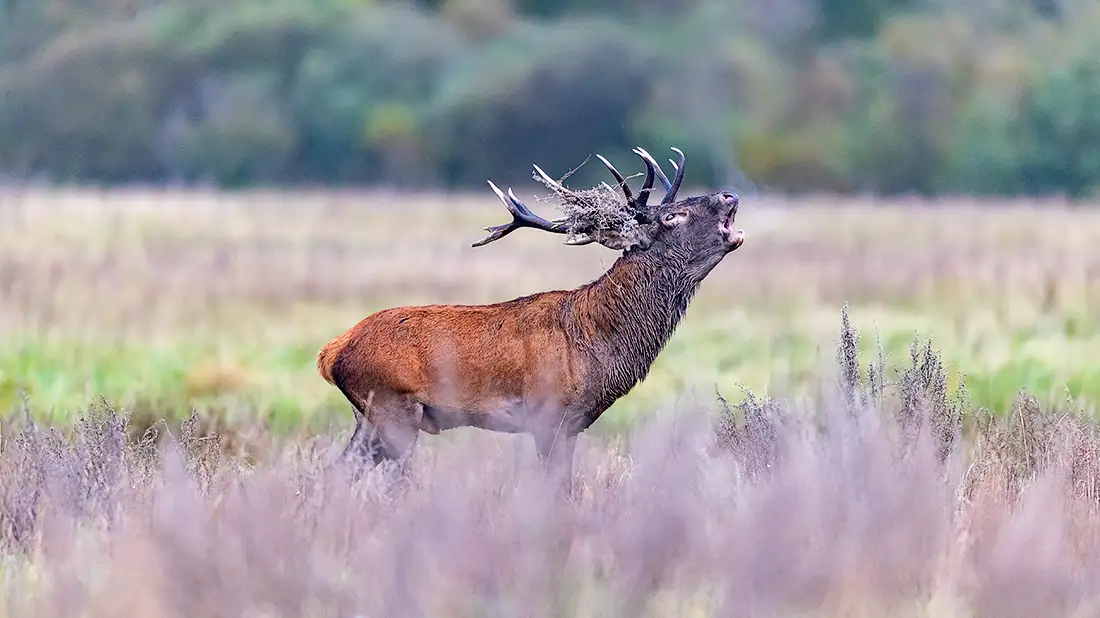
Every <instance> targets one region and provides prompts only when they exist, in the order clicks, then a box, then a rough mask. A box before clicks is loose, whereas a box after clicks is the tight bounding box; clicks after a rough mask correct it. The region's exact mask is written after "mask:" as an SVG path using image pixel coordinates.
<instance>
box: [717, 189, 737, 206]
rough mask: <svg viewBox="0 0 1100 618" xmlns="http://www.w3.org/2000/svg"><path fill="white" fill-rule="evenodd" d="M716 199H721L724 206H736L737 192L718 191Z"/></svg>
mask: <svg viewBox="0 0 1100 618" xmlns="http://www.w3.org/2000/svg"><path fill="white" fill-rule="evenodd" d="M718 199H720V200H722V203H723V204H725V205H726V206H736V205H737V201H738V199H737V194H736V193H730V192H729V191H723V192H721V193H719V194H718Z"/></svg>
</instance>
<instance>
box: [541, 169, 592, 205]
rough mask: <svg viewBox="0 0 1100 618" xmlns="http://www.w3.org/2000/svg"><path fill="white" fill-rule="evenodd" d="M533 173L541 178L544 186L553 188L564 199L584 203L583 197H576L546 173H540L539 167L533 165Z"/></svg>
mask: <svg viewBox="0 0 1100 618" xmlns="http://www.w3.org/2000/svg"><path fill="white" fill-rule="evenodd" d="M535 172H536V173H537V174H538V175H539V176H541V177H542V180H543V181H544V182H546V184H548V185H550V187H551V188H553V189H554V190H555V191H557V192H558V193H561V194H562V195H564V196H565V197H568V198H570V199H573V200H577V201H584V198H583V197H581V196H579V195H577V194H576V193H574V192H573V191H570V190H569V189H566V188H565V186H564V185H562V184H561V183H560V182H558V181H556V180H554V179H553V178H551V177H550V175H549V174H547V173H546V172H544V171H542V168H541V167H539V166H538V165H535Z"/></svg>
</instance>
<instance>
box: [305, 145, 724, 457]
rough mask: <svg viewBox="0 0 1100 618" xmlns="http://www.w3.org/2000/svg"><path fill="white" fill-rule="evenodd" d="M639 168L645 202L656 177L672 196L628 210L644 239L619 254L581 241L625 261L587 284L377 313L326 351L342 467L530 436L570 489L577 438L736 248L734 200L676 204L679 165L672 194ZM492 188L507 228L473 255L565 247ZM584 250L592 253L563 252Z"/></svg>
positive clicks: (324, 369)
mask: <svg viewBox="0 0 1100 618" xmlns="http://www.w3.org/2000/svg"><path fill="white" fill-rule="evenodd" d="M641 153H644V151H641ZM640 156H641V155H640ZM601 160H603V159H602V157H601ZM643 160H645V161H646V164H647V168H648V169H649V174H648V175H647V180H646V185H647V186H645V187H643V195H646V196H647V195H648V191H649V187H651V186H652V181H653V176H654V174H655V173H656V174H658V175H659V176H660V177H661V179H662V181H663V182H664V183H665V185H666V188H668V189H669V191H668V193H667V194H666V197H665V201H664V202H663V203H662V204H661V205H660V206H661V208H663V209H664V210H665V211H667V213H664V220H663V221H648V218H650V217H649V214H648V213H649V211H648V210H646V211H642V210H641V209H638V212H639V213H641V212H645V213H646V217H647V220H646V223H647V224H648V225H649V226H650V227H648V228H645V230H646V231H644V232H642V233H641V235H640V236H639V235H638V234H635V235H633V236H630V237H629V238H626V239H625V240H624V239H623V237H622V236H617V235H613V234H607V233H603V234H604V235H603V236H600V234H601V233H602V232H601V231H600V230H592V231H591V232H590V234H592V236H590V237H591V238H595V239H596V240H598V241H599V242H601V244H605V245H607V246H612V247H614V248H622V249H623V255H622V256H621V257H620V258H619V259H618V260H616V262H615V264H614V265H613V266H612V267H611V268H610V269H609V270H608V271H607V272H605V273H604V274H603V275H602V276H600V277H599V278H598V279H596V280H595V281H593V282H591V283H588V284H586V285H583V286H580V287H578V288H575V289H572V290H555V291H548V292H541V293H537V294H532V295H529V296H524V297H521V298H517V299H514V300H510V301H507V302H501V303H495V304H489V305H427V306H418V307H398V308H393V309H385V310H382V311H378V312H376V313H374V314H372V315H370V316H368V317H366V318H364V319H363V320H361V321H360V322H359V323H358V324H356V325H355V326H353V327H352V328H350V329H349V330H348V331H346V332H345V333H344V334H342V335H340V336H339V337H337V338H335V339H333V340H332V341H330V342H329V343H328V344H326V345H325V346H324V347H323V348H322V349H321V351H320V353H319V355H318V359H317V366H318V370H319V372H320V373H321V375H322V377H324V379H325V380H327V381H328V382H330V383H332V384H333V385H335V386H336V387H337V388H339V389H340V391H341V392H342V393H343V394H344V395H345V397H346V398H347V399H348V400H349V401H350V402H351V404H352V406H353V408H354V410H355V412H356V419H357V424H356V431H355V433H354V434H353V436H352V439H351V442H349V444H348V447H347V449H345V454H364V453H365V452H367V451H371V452H372V458H373V461H374V462H375V463H379V462H380V461H382V460H383V459H398V458H400V457H402V456H403V455H404V454H406V453H408V452H409V451H410V450H411V449H412V447H413V446H414V445H415V443H416V440H417V436H418V434H419V432H420V431H424V432H426V433H430V434H438V433H439V432H440V431H443V430H446V429H452V428H455V427H463V426H470V427H479V428H482V429H488V430H492V431H499V432H508V433H529V434H531V435H532V436H533V437H534V440H535V444H536V447H537V449H538V452H539V456H540V458H541V459H542V460H543V461H544V463H545V464H548V465H549V464H555V465H553V470H554V471H556V472H558V473H560V474H562V475H564V476H568V475H569V474H570V471H571V468H572V465H571V462H572V455H573V448H574V445H575V438H576V436H577V435H578V434H579V433H581V432H583V431H584V430H585V429H587V428H588V427H589V426H590V425H591V424H592V423H594V422H595V421H596V420H597V419H598V418H599V417H600V415H601V414H602V413H603V412H604V411H605V410H607V409H608V408H609V407H610V406H611V405H612V404H613V403H614V402H615V401H617V400H618V399H619V398H620V397H622V396H623V395H625V394H627V393H628V392H629V391H630V390H631V389H632V388H633V387H634V386H636V385H637V384H638V383H639V382H640V381H642V380H643V379H644V378H645V376H646V375H647V374H648V372H649V370H650V368H651V367H652V365H653V362H654V361H655V360H656V358H657V356H658V354H659V353H660V351H661V350H662V349H663V347H664V346H665V344H666V343H667V342H668V340H669V338H670V337H671V336H672V334H673V332H674V330H675V328H676V326H677V325H678V324H679V322H680V320H681V319H682V317H683V316H684V314H685V312H686V310H687V307H688V304H689V302H690V301H691V298H692V297H693V295H694V294H695V292H696V290H697V289H698V287H699V284H700V283H701V282H702V280H703V279H704V278H705V277H706V276H707V274H708V273H709V272H710V271H711V270H712V269H713V268H714V267H715V266H717V265H718V263H719V262H720V261H721V259H722V258H723V257H724V256H725V255H726V254H727V253H729V252H731V251H733V250H734V249H736V248H737V247H739V246H740V244H741V242H743V236H742V235H741V232H740V231H737V232H734V231H733V230H732V227H731V224H732V222H733V217H734V214H735V213H736V206H737V198H736V196H735V195H733V194H729V193H725V192H723V193H719V194H715V195H712V196H703V197H697V198H688V199H686V200H683V201H681V202H673V201H672V199H671V197H672V196H674V195H675V187H676V186H678V184H679V181H680V178H681V177H682V165H683V159H682V155H681V165H680V166H679V167H678V168H677V171H678V174H677V178H676V184H675V185H673V184H672V183H669V182H668V181H667V179H666V178H665V177H664V174H663V173H661V172H660V168H659V166H656V165H655V163H654V162H653V161H652V159H651V158H650V157H648V153H646V155H645V156H643ZM605 164H606V165H607V166H608V168H609V169H611V170H612V172H613V173H614V174H615V176H616V179H617V180H619V181H620V184H621V186H623V187H624V192H625V193H626V195H627V199H628V203H630V205H631V206H632V207H635V208H638V203H639V202H641V205H642V207H643V208H644V205H645V202H644V198H640V199H634V198H633V197H632V195H631V194H630V192H629V189H628V188H625V187H626V185H625V182H624V181H623V180H622V178H621V176H620V175H619V174H618V172H617V171H615V170H614V168H613V167H611V165H610V164H609V163H606V161H605ZM655 168H656V169H655ZM536 169H537V168H536ZM539 171H540V172H541V170H539ZM493 188H494V190H496V191H497V195H498V196H499V197H501V199H502V201H504V203H505V205H506V206H509V210H511V211H512V212H513V215H514V216H515V217H516V221H514V222H513V223H512V224H509V225H508V226H497V227H496V228H488V229H489V230H490V232H492V234H490V236H489V237H488V238H487V239H486V240H484V241H482V242H481V243H479V244H485V243H487V242H492V241H493V240H496V239H498V238H500V237H501V236H503V235H505V234H507V233H510V232H511V231H513V230H514V229H517V228H518V227H520V226H528V227H539V228H540V229H544V230H546V231H554V232H559V233H561V232H560V229H561V225H560V222H549V221H545V220H543V219H541V218H538V217H537V215H533V213H530V211H529V210H527V209H526V207H525V206H524V205H523V204H522V203H521V202H519V201H518V200H516V199H515V197H514V195H512V194H511V192H509V198H505V197H504V195H503V194H502V193H501V192H500V191H499V190H498V189H496V187H495V186H494V187H493ZM559 188H561V190H562V191H564V192H568V190H567V189H564V188H563V187H560V186H559ZM567 194H568V193H567ZM654 208H657V207H656V206H655V207H654ZM685 213H688V214H685ZM658 214H659V213H658ZM691 215H695V216H696V217H697V219H698V221H690V224H691V225H695V226H697V227H700V228H704V227H705V228H706V229H705V230H704V229H700V230H697V231H694V232H693V233H692V234H691V235H690V236H686V235H685V234H686V232H684V231H683V230H685V229H687V226H688V224H689V221H688V220H689V219H690V217H691ZM639 216H640V215H639ZM517 222H518V223H517ZM554 226H557V228H556V229H555V227H554ZM653 226H656V227H653ZM696 235H698V236H700V237H701V238H703V239H705V240H704V241H697V240H694V237H695V236H696ZM689 241H690V242H689ZM586 242H592V241H591V240H588V241H582V242H579V243H573V244H585V243H586ZM475 246H478V245H475Z"/></svg>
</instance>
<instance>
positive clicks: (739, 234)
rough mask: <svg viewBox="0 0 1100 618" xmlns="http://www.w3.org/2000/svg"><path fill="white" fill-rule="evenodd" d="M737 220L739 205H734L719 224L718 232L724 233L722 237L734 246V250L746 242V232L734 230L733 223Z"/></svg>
mask: <svg viewBox="0 0 1100 618" xmlns="http://www.w3.org/2000/svg"><path fill="white" fill-rule="evenodd" d="M736 218H737V205H736V204H734V205H733V206H731V207H730V209H729V212H727V213H726V216H724V217H722V221H721V223H719V224H718V231H720V232H721V233H722V236H723V237H724V238H725V239H726V241H727V242H728V243H730V245H733V247H734V248H737V247H740V246H741V243H743V242H745V231H744V230H735V229H733V221H734V219H736Z"/></svg>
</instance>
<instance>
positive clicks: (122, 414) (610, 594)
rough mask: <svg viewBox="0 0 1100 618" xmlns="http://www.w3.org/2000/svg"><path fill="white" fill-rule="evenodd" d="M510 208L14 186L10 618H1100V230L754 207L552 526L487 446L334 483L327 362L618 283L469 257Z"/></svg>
mask: <svg viewBox="0 0 1100 618" xmlns="http://www.w3.org/2000/svg"><path fill="white" fill-rule="evenodd" d="M529 193H530V190H525V189H518V190H517V194H519V195H520V196H521V197H523V196H525V195H528V194H529ZM685 193H686V191H685ZM545 214H547V215H552V214H554V213H545ZM506 217H507V214H506V213H505V212H504V211H503V208H502V207H501V206H500V204H499V202H497V201H496V200H495V198H494V197H493V196H492V195H491V194H490V193H488V192H486V195H408V194H397V193H393V194H387V193H384V192H377V193H371V194H362V193H355V192H345V193H337V192H325V193H321V192H315V193H311V192H301V191H299V192H284V191H274V190H272V191H266V192H261V191H254V192H247V193H213V192H210V193H203V192H201V191H190V192H182V191H172V190H166V191H157V190H148V189H129V190H113V191H91V190H83V191H71V192H56V191H55V192H44V191H34V190H31V191H26V192H18V193H17V192H8V193H5V194H4V195H3V196H2V200H0V294H2V295H0V409H5V410H10V411H11V413H10V414H8V415H7V417H6V418H5V420H4V422H3V423H2V424H0V555H2V558H0V615H4V616H7V615H10V616H23V615H56V616H68V615H83V616H121V615H126V616H135V615H141V616H144V615H157V616H168V615H180V616H340V617H344V616H348V617H351V616H485V615H495V616H514V615H524V616H712V615H713V616H811V615H813V616H899V617H900V616H928V617H933V618H940V617H944V618H955V617H963V616H967V617H970V616H998V617H1003V616H1036V615H1044V616H1090V615H1095V612H1096V611H1097V607H1098V605H1097V603H1098V602H1100V601H1098V600H1100V558H1098V556H1100V433H1098V432H1097V429H1096V426H1095V425H1093V424H1092V423H1091V422H1090V420H1089V418H1088V416H1089V415H1090V414H1091V412H1092V402H1095V401H1100V370H1098V369H1097V368H1096V367H1095V366H1094V365H1093V364H1092V363H1091V362H1090V361H1091V359H1093V358H1096V357H1097V354H1098V353H1100V331H1098V326H1097V325H1096V324H1097V321H1096V320H1095V319H1090V316H1091V313H1090V312H1091V311H1092V309H1093V308H1094V307H1096V306H1097V304H1098V302H1100V282H1098V281H1097V277H1096V275H1097V274H1100V249H1097V247H1098V246H1100V245H1098V244H1097V241H1100V211H1097V210H1096V209H1095V208H1089V207H1088V206H1087V205H1073V206H1070V205H1066V204H1061V203H1056V202H1047V203H1043V204H1023V203H981V202H976V201H968V200H962V199H959V200H951V201H948V200H943V201H934V202H924V201H920V200H916V199H910V200H900V199H895V200H890V201H875V200H870V199H845V200H839V199H838V198H830V197H816V198H810V197H807V198H800V199H798V200H793V199H792V200H786V199H780V198H775V197H761V196H753V195H744V196H743V199H742V206H741V210H740V214H739V216H738V226H739V227H742V228H744V229H745V230H746V232H747V241H746V244H745V246H744V247H742V248H741V249H740V250H739V251H737V252H736V253H734V254H732V255H731V256H729V257H728V258H727V259H726V261H725V262H724V263H723V264H722V265H721V266H720V267H719V268H718V269H716V270H715V271H714V272H713V273H712V274H711V275H710V277H708V279H707V280H706V281H705V282H704V284H703V286H702V288H701V290H700V292H699V295H698V297H697V298H696V300H695V301H694V302H693V304H692V307H691V309H690V310H689V312H688V315H687V317H686V318H685V320H684V322H683V323H682V326H681V327H680V328H679V330H678V332H677V334H676V335H675V337H674V338H673V340H672V341H671V342H670V344H669V346H668V347H667V348H666V350H665V352H664V353H663V354H662V355H661V357H660V358H659V359H658V362H657V364H656V366H655V367H654V370H653V372H652V374H651V375H650V377H649V379H647V380H646V381H645V382H644V383H643V384H642V385H641V386H640V387H638V388H637V389H636V390H635V391H633V392H631V393H630V394H629V395H628V396H627V397H626V398H624V399H623V400H621V401H620V402H619V403H618V404H616V405H615V406H614V407H613V408H612V409H611V410H610V411H609V412H608V413H607V414H606V415H605V417H604V418H602V419H601V420H600V421H599V422H598V423H597V424H596V425H595V426H594V427H593V428H592V429H591V430H590V431H589V432H587V433H586V434H585V436H584V437H583V439H582V440H581V442H580V444H579V446H578V453H577V455H578V461H577V466H576V477H577V478H576V483H575V487H574V492H573V496H572V499H571V500H569V501H567V502H566V503H557V502H555V501H554V500H553V499H552V495H551V494H550V493H549V492H547V491H545V488H544V487H543V486H542V485H541V483H540V481H539V477H538V476H537V473H534V471H533V470H532V469H531V465H530V464H531V463H532V462H533V447H532V445H531V444H529V440H528V439H527V438H526V437H518V436H501V435H495V434H488V433H485V432H479V431H477V430H459V431H455V432H449V433H448V434H444V435H442V436H438V437H432V436H428V437H427V438H429V439H424V440H421V444H420V449H419V451H418V455H417V457H416V459H415V461H414V464H413V466H412V468H411V471H410V472H409V474H408V475H401V474H399V473H398V472H397V471H395V470H392V469H389V468H387V467H383V468H380V469H376V470H373V471H370V472H369V473H366V474H363V475H360V476H353V477H348V476H347V474H346V473H347V472H348V471H347V470H345V469H342V468H340V467H339V466H335V467H334V466H331V465H330V464H331V462H332V461H333V457H334V455H335V452H337V451H338V449H339V448H340V447H342V445H343V443H342V441H343V440H345V439H346V436H347V435H348V431H349V430H350V428H351V422H352V421H351V413H350V410H349V409H348V407H347V404H346V402H344V401H343V400H342V398H341V397H340V396H339V394H338V393H336V392H335V389H332V388H331V387H330V386H328V385H327V384H326V383H324V381H323V380H321V379H320V377H319V376H318V375H317V374H316V370H315V367H314V358H315V354H316V351H317V349H318V348H319V347H320V346H321V345H322V344H323V343H324V342H325V341H327V340H328V339H329V338H330V337H332V336H334V335H335V334H337V333H339V332H340V331H342V330H343V329H345V328H347V327H348V326H350V325H351V324H353V323H354V322H355V321H356V320H358V319H360V318H361V317H363V316H365V315H367V314H368V313H369V312H371V311H373V310H375V309H379V308H382V307H387V306H393V305H396V304H406V303H439V302H459V303H474V302H491V301H495V300H505V299H508V298H512V297H514V296H518V295H521V294H527V293H531V292H535V291H538V290H544V289H552V288H560V287H567V286H575V285H579V284H581V283H583V282H585V281H588V280H590V279H592V278H594V277H596V276H597V275H598V274H599V273H600V272H601V271H602V270H603V269H605V268H606V267H607V266H609V265H610V263H611V261H612V260H613V259H614V254H612V253H611V252H610V251H608V250H606V249H603V248H601V247H598V246H591V247H566V246H563V245H561V243H560V239H559V238H552V237H548V236H547V235H545V234H539V233H535V232H532V231H530V230H525V231H520V232H517V233H516V234H513V235H511V236H509V237H508V238H507V239H506V240H504V241H501V242H498V243H493V244H492V245H489V246H487V247H483V248H476V249H475V248H472V247H470V243H472V242H473V241H474V240H477V239H478V238H480V237H481V235H482V231H481V228H482V227H484V226H488V225H494V224H497V223H501V222H503V221H504V220H505V219H506ZM845 304H847V307H848V309H847V311H845V310H844V307H845ZM857 335H858V336H857ZM914 342H916V345H915V347H914ZM880 346H881V347H880ZM880 359H881V360H880ZM960 385H965V389H963V390H962V391H960V389H959V388H958V387H959V386H960ZM716 391H717V392H716ZM1021 391H1024V392H1026V394H1027V396H1021Z"/></svg>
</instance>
